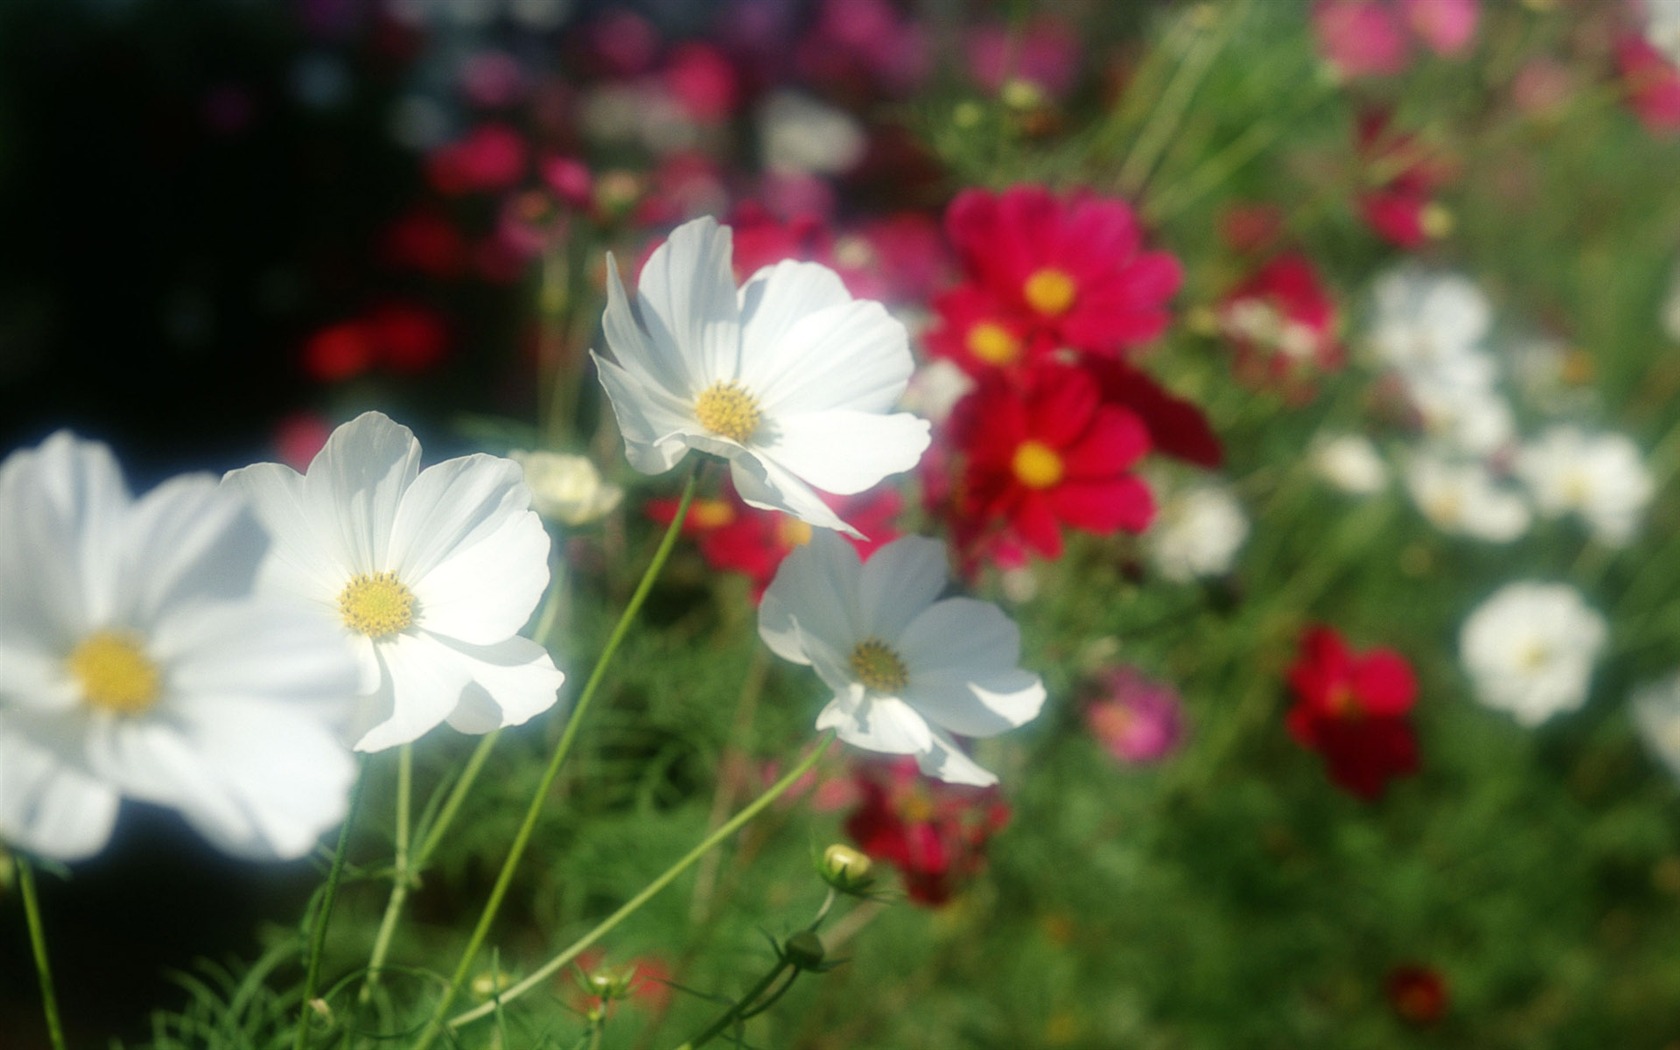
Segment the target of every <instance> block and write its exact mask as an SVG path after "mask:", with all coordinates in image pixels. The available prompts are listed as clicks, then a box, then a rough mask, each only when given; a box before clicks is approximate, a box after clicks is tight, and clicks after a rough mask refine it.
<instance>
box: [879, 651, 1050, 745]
mask: <svg viewBox="0 0 1680 1050" xmlns="http://www.w3.org/2000/svg"><path fill="white" fill-rule="evenodd" d="M905 699H906V700H907V701H908V702H909V703H911V704H913V705H915V708H916V710H918V711H920V712H921V713H922V714H923V715H924V716H926V717H927V719H928V721H930V722H933V723H935V724H937V725H941V726H944V727H945V728H946V729H949V730H951V731H952V732H953V733H961V734H962V735H963V736H975V737H986V736H997V735H998V734H999V733H1002V732H1005V731H1006V730H1010V729H1014V728H1016V727H1017V726H1022V725H1025V724H1027V723H1028V722H1030V721H1032V720H1033V719H1034V718H1037V717H1038V713H1039V711H1041V710H1043V708H1044V699H1045V691H1044V683H1043V681H1041V680H1040V679H1039V677H1038V675H1035V674H1033V673H1032V672H1031V671H1024V670H1022V669H1020V668H1018V667H1017V668H1012V669H1010V670H1008V671H1004V672H1002V673H994V674H993V675H991V676H989V677H987V678H984V679H979V680H976V679H975V678H974V677H973V676H970V675H964V674H961V673H956V672H950V671H945V672H940V673H938V674H930V675H916V676H914V677H912V679H911V683H910V687H909V689H908V690H907V691H906V695H905Z"/></svg>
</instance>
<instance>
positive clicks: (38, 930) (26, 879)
mask: <svg viewBox="0 0 1680 1050" xmlns="http://www.w3.org/2000/svg"><path fill="white" fill-rule="evenodd" d="M17 872H18V887H19V888H20V889H22V890H23V914H24V917H25V918H26V920H27V921H28V923H29V947H30V949H31V950H32V951H33V952H34V953H35V973H36V974H37V975H38V976H39V977H40V979H41V1012H42V1013H44V1014H46V1017H47V1038H48V1039H50V1040H51V1041H52V1045H53V1050H64V1045H65V1044H64V1027H63V1025H62V1024H60V1023H59V1020H58V995H57V993H55V992H54V991H53V979H52V967H51V966H49V965H48V964H47V937H46V933H45V932H44V928H43V927H42V925H41V902H40V901H39V900H38V899H37V898H36V896H35V869H34V868H32V867H30V866H29V862H28V861H27V860H24V859H23V858H22V857H18V858H17Z"/></svg>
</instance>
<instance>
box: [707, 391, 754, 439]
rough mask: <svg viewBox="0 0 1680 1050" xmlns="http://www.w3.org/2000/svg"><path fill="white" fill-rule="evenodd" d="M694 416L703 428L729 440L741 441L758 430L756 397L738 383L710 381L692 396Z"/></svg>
mask: <svg viewBox="0 0 1680 1050" xmlns="http://www.w3.org/2000/svg"><path fill="white" fill-rule="evenodd" d="M694 418H695V419H696V420H698V421H699V423H700V425H701V426H703V427H705V428H706V429H707V430H709V431H711V432H712V433H714V434H716V435H718V436H719V437H726V438H728V439H729V440H731V441H738V442H741V443H743V444H744V443H745V442H746V440H747V439H748V438H750V437H752V436H753V434H754V433H756V432H757V431H758V424H759V420H760V418H761V417H760V415H759V410H758V399H757V398H755V397H753V396H752V395H751V394H749V393H747V391H746V390H745V388H743V387H742V386H741V384H740V383H738V382H736V381H734V380H729V381H728V382H723V381H719V382H716V383H713V384H712V385H711V386H709V387H707V388H706V389H705V390H703V391H701V393H700V396H699V397H697V398H695V399H694Z"/></svg>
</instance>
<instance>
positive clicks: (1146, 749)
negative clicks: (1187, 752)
mask: <svg viewBox="0 0 1680 1050" xmlns="http://www.w3.org/2000/svg"><path fill="white" fill-rule="evenodd" d="M1097 688H1098V692H1097V694H1096V697H1095V699H1093V700H1092V701H1091V702H1090V703H1089V704H1087V705H1086V707H1085V724H1086V725H1087V726H1089V727H1090V730H1091V733H1092V735H1093V736H1095V737H1096V738H1097V741H1098V742H1099V743H1101V744H1102V746H1103V747H1105V748H1107V749H1108V752H1109V754H1111V755H1113V756H1114V757H1115V758H1116V759H1118V760H1119V761H1120V762H1123V763H1125V764H1127V765H1132V764H1137V763H1143V762H1158V761H1160V760H1161V759H1163V758H1166V757H1167V756H1168V755H1170V754H1172V753H1173V752H1174V751H1176V750H1177V749H1178V747H1179V745H1180V744H1182V743H1183V742H1184V736H1185V731H1186V729H1187V726H1186V724H1185V720H1184V704H1183V701H1182V700H1180V698H1179V695H1178V690H1176V689H1174V688H1173V687H1172V686H1171V685H1168V684H1167V683H1165V682H1158V681H1156V680H1154V679H1153V678H1148V677H1146V676H1144V674H1143V673H1142V672H1140V671H1139V670H1138V669H1137V668H1135V667H1116V668H1114V669H1112V670H1109V671H1106V672H1104V673H1103V674H1102V675H1100V676H1099V677H1098V679H1097Z"/></svg>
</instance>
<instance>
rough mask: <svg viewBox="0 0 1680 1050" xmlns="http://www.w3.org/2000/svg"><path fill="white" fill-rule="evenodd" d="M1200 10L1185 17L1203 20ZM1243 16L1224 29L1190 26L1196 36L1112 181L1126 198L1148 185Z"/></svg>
mask: <svg viewBox="0 0 1680 1050" xmlns="http://www.w3.org/2000/svg"><path fill="white" fill-rule="evenodd" d="M1203 10H1204V9H1197V10H1194V11H1192V12H1191V13H1190V14H1188V15H1186V16H1185V17H1186V18H1189V19H1197V20H1199V19H1202V18H1205V17H1207V16H1206V15H1204V14H1203ZM1245 13H1246V12H1243V11H1241V10H1239V11H1238V12H1237V13H1236V14H1234V15H1230V16H1228V17H1229V21H1227V23H1226V24H1225V25H1224V26H1219V27H1214V26H1208V25H1205V24H1203V25H1195V26H1194V29H1196V30H1197V32H1196V33H1195V35H1194V36H1193V37H1192V39H1191V42H1190V47H1189V49H1188V50H1187V51H1186V52H1185V54H1184V60H1183V61H1182V62H1181V63H1180V64H1179V67H1178V69H1177V70H1176V71H1175V72H1174V73H1173V77H1172V79H1171V80H1170V81H1168V82H1167V86H1166V88H1165V90H1163V91H1162V92H1161V96H1160V98H1159V100H1157V102H1156V103H1155V106H1154V109H1153V110H1152V111H1151V113H1150V117H1149V122H1148V123H1147V124H1145V125H1144V127H1143V130H1142V131H1140V132H1139V133H1138V137H1137V139H1136V140H1134V142H1133V144H1132V149H1131V151H1130V152H1129V153H1127V155H1126V160H1125V162H1124V163H1123V164H1121V166H1120V175H1119V177H1118V178H1117V179H1116V180H1115V181H1116V182H1117V183H1118V185H1119V187H1120V191H1121V192H1122V193H1123V194H1125V195H1126V196H1128V197H1133V196H1136V195H1137V193H1138V192H1139V191H1140V190H1142V189H1143V186H1144V183H1146V182H1148V181H1149V175H1150V172H1151V171H1153V170H1154V168H1155V165H1156V163H1157V162H1158V161H1159V160H1160V159H1161V154H1162V153H1163V152H1165V151H1166V147H1167V143H1168V142H1169V141H1170V140H1171V139H1172V136H1173V133H1174V132H1176V131H1177V130H1178V128H1179V125H1180V124H1181V123H1182V122H1183V118H1184V113H1185V110H1187V109H1188V108H1189V106H1190V99H1191V98H1192V97H1194V96H1195V94H1196V88H1197V87H1199V86H1200V85H1201V82H1202V78H1203V77H1204V76H1205V75H1206V74H1207V71H1208V69H1209V68H1210V67H1211V66H1212V65H1213V60H1214V58H1215V57H1216V56H1217V55H1218V54H1219V52H1220V50H1221V49H1222V48H1224V46H1225V41H1226V40H1227V39H1229V38H1230V34H1231V28H1232V27H1233V26H1235V24H1236V23H1237V22H1239V21H1241V20H1242V17H1243V15H1244V14H1245Z"/></svg>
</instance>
